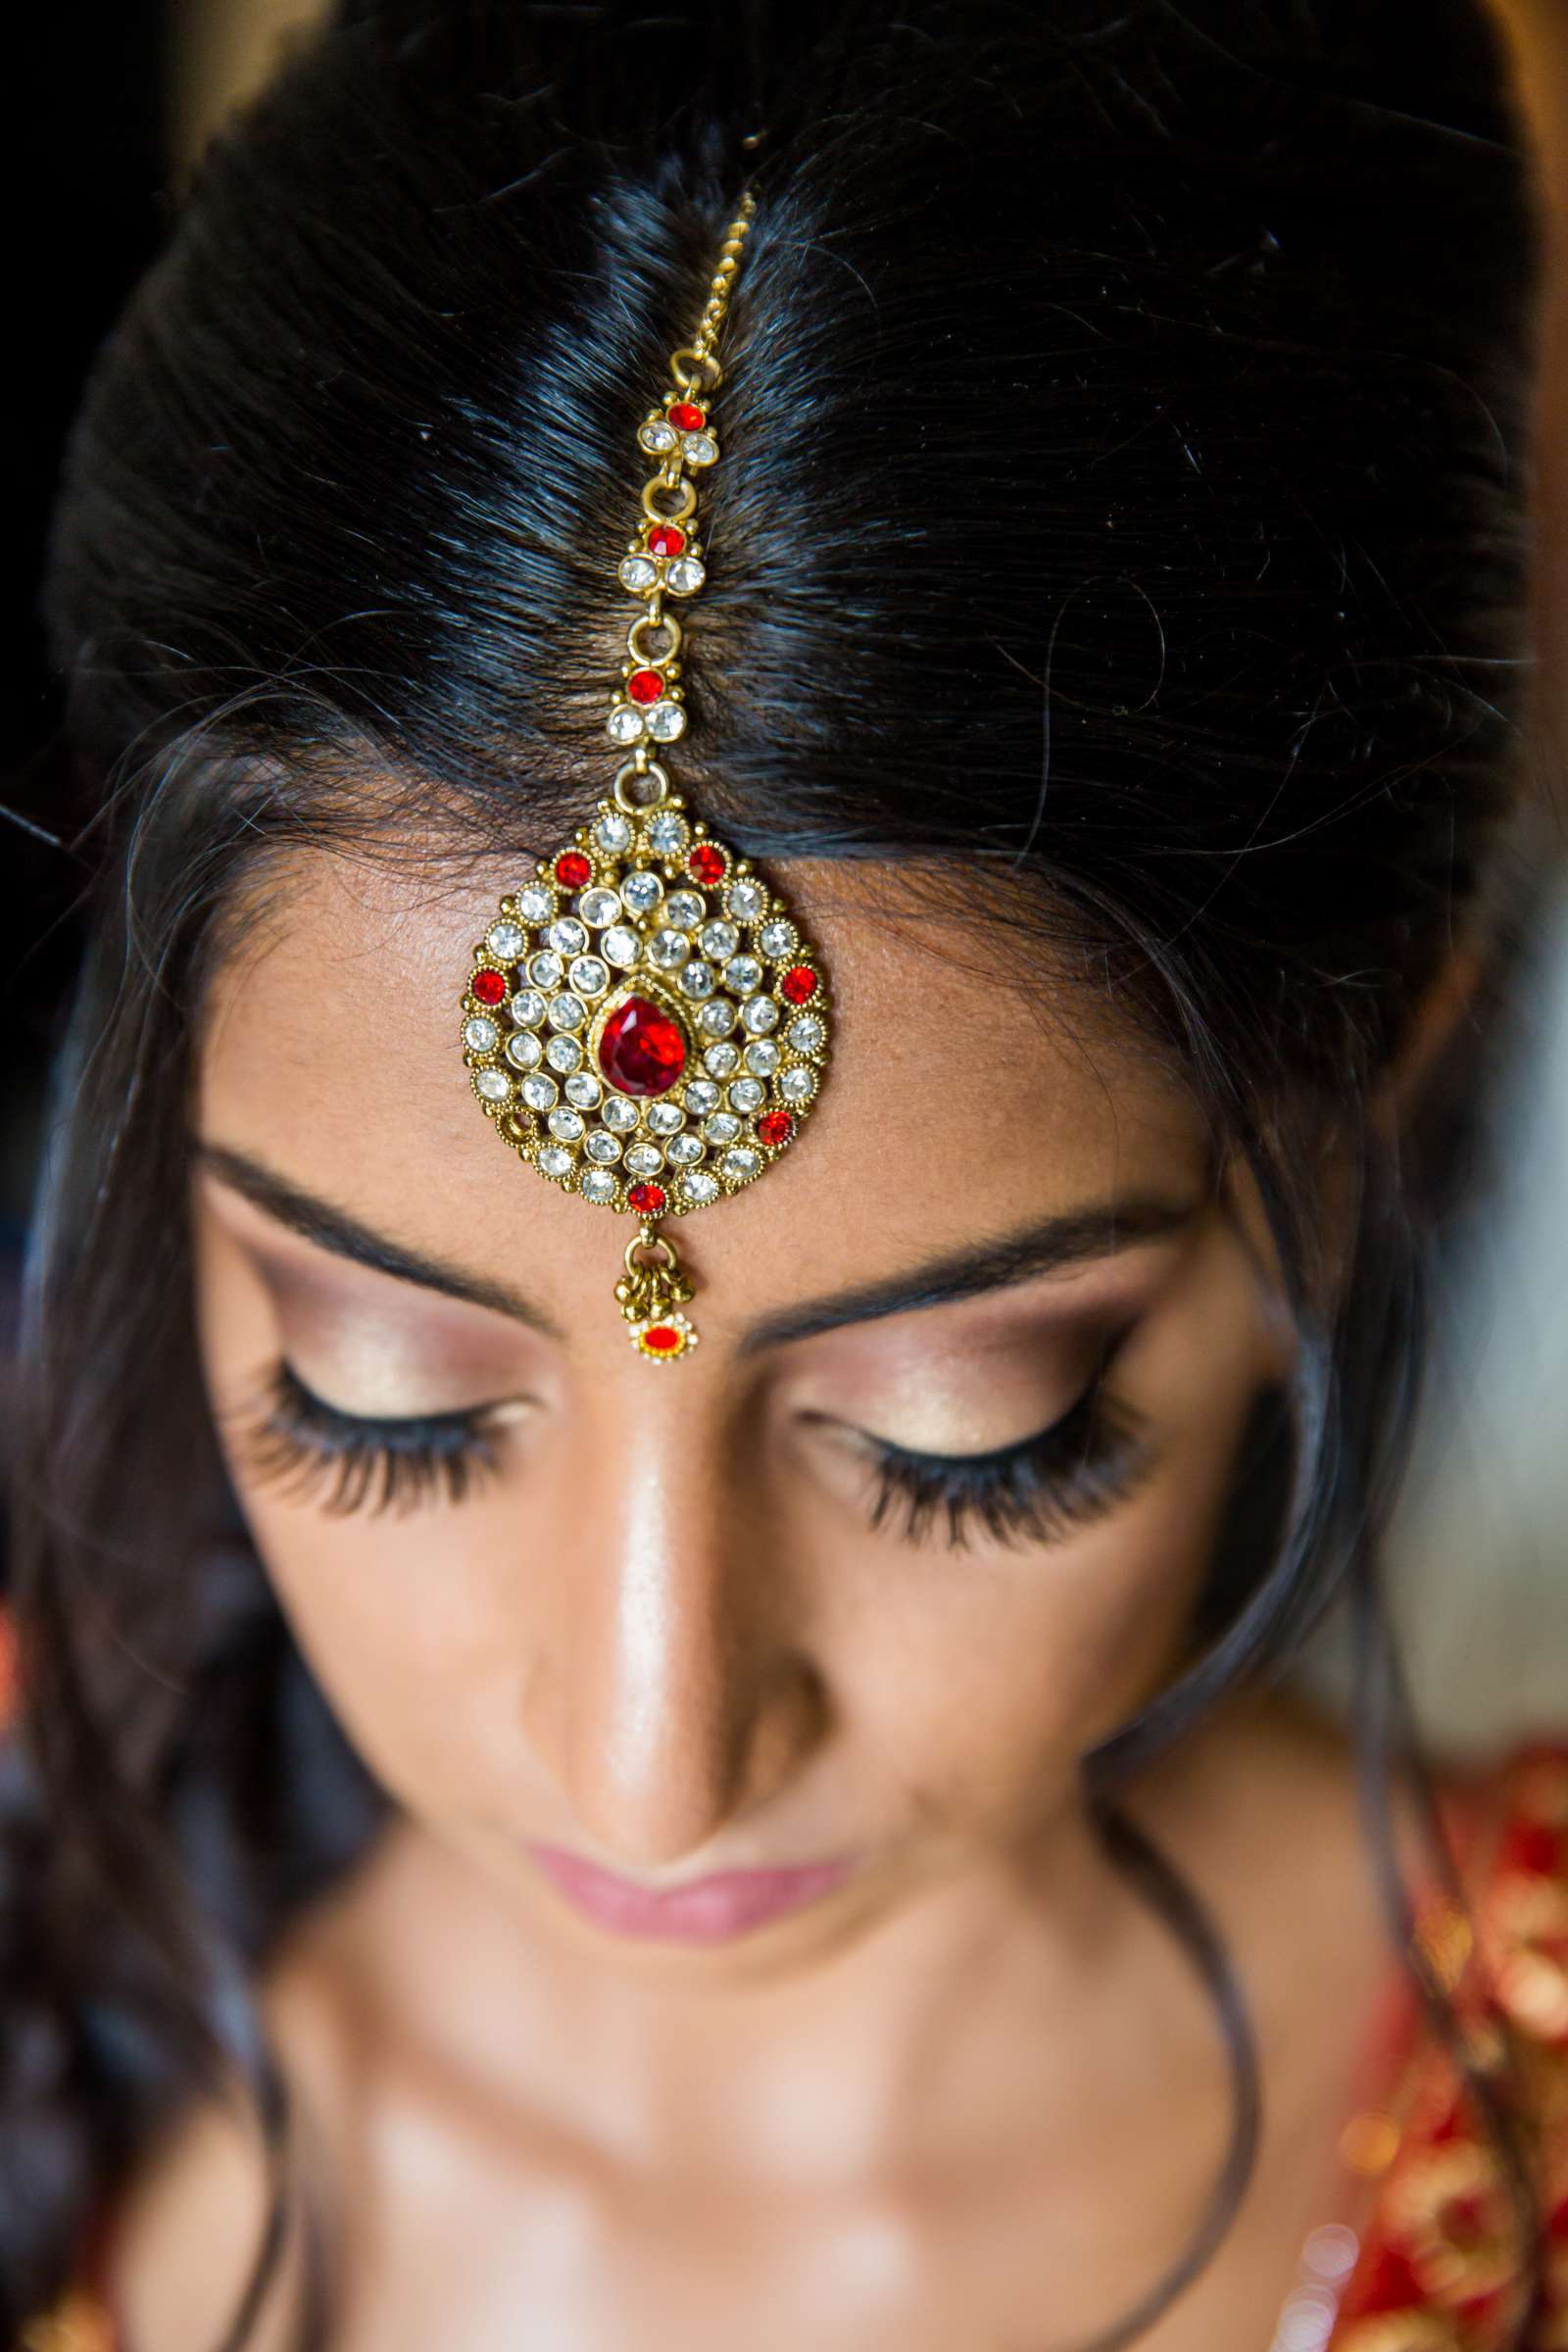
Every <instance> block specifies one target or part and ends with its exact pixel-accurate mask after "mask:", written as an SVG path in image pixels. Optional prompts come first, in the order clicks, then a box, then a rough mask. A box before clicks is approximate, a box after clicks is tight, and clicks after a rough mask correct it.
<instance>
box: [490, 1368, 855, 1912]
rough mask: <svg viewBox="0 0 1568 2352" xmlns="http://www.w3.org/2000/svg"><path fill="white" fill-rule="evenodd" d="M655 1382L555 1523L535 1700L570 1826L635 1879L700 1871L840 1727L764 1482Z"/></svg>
mask: <svg viewBox="0 0 1568 2352" xmlns="http://www.w3.org/2000/svg"><path fill="white" fill-rule="evenodd" d="M633 1369H634V1370H636V1371H639V1372H643V1374H644V1378H645V1379H646V1377H647V1375H646V1372H645V1370H644V1367H642V1366H641V1365H637V1366H634V1367H633ZM655 1378H656V1379H658V1380H659V1382H660V1385H661V1387H662V1388H664V1389H665V1397H662V1398H661V1399H658V1400H653V1401H651V1400H649V1399H647V1398H646V1397H638V1398H637V1399H636V1403H637V1405H638V1406H639V1407H646V1414H643V1413H639V1414H638V1415H637V1416H635V1417H634V1421H633V1424H632V1426H630V1427H628V1425H627V1422H626V1421H625V1420H623V1419H621V1418H620V1417H619V1416H616V1422H615V1427H614V1430H613V1432H611V1431H610V1430H609V1429H608V1428H607V1429H605V1430H604V1433H603V1434H602V1435H601V1436H599V1437H598V1439H597V1441H596V1442H595V1443H594V1446H593V1453H594V1459H593V1461H592V1462H591V1463H586V1462H585V1463H582V1464H580V1465H579V1470H578V1478H577V1480H576V1482H574V1483H575V1485H576V1491H577V1494H578V1495H579V1498H580V1499H579V1502H578V1505H577V1507H576V1509H575V1510H567V1509H560V1510H555V1511H552V1512H551V1513H550V1514H549V1515H550V1517H551V1519H552V1521H553V1523H554V1528H553V1532H554V1533H555V1534H556V1535H557V1537H558V1540H557V1541H556V1542H555V1543H554V1544H552V1545H551V1547H550V1550H549V1552H548V1553H547V1554H546V1555H545V1556H546V1558H547V1559H548V1569H547V1575H548V1579H549V1586H550V1590H551V1594H552V1604H553V1605H552V1606H551V1609H550V1611H549V1621H550V1624H551V1626H552V1627H553V1629H554V1636H553V1639H551V1640H550V1641H548V1642H547V1643H545V1644H543V1645H542V1647H541V1650H540V1653H539V1654H537V1655H536V1656H535V1658H534V1659H533V1661H532V1672H531V1676H530V1681H529V1685H528V1701H527V1704H528V1716H529V1720H528V1726H527V1728H528V1731H529V1734H530V1738H531V1740H532V1742H533V1745H534V1747H535V1751H536V1753H538V1754H539V1755H540V1757H541V1758H542V1760H543V1762H544V1764H545V1766H546V1769H547V1770H548V1771H549V1773H550V1774H551V1776H552V1778H553V1779H554V1780H555V1782H556V1785H557V1788H558V1789H559V1792H560V1794H561V1796H562V1799H563V1801H564V1809H565V1811H566V1815H567V1819H568V1821H569V1822H570V1824H571V1825H572V1826H573V1827H574V1828H575V1829H576V1831H577V1832H578V1833H579V1834H580V1835H581V1836H582V1837H583V1838H584V1839H585V1840H586V1841H588V1842H589V1843H590V1844H591V1846H592V1848H593V1850H594V1852H595V1853H596V1854H597V1855H598V1857H599V1858H601V1859H602V1860H604V1861H606V1862H608V1863H610V1864H612V1865H616V1864H618V1865H620V1866H622V1867H626V1868H631V1869H657V1868H660V1867H662V1866H666V1865H669V1864H673V1863H676V1862H682V1861H686V1860H689V1859H690V1858H692V1857H693V1856H697V1855H700V1854H701V1852H702V1850H703V1848H704V1847H705V1846H707V1845H709V1844H710V1843H711V1841H712V1839H713V1838H716V1837H717V1835H718V1834H719V1832H720V1831H721V1830H723V1829H724V1828H725V1826H726V1825H727V1824H729V1823H730V1822H732V1821H734V1820H736V1819H738V1818H740V1817H741V1816H743V1815H745V1814H749V1813H751V1812H752V1811H754V1810H756V1809H757V1808H758V1807H759V1806H760V1805H761V1804H762V1803H763V1802H765V1800H766V1799H767V1798H768V1797H769V1796H771V1795H773V1794H774V1793H776V1792H777V1791H778V1790H779V1789H782V1788H783V1787H785V1786H786V1785H787V1783H788V1782H789V1781H790V1779H791V1778H792V1776H793V1775H794V1774H796V1773H797V1772H798V1771H799V1769H800V1767H801V1765H802V1763H803V1762H804V1760H805V1758H806V1757H807V1755H808V1754H809V1752H810V1750H811V1749H812V1748H813V1746H814V1745H815V1743H816V1742H817V1741H818V1740H819V1739H820V1738H821V1737H822V1734H823V1731H824V1728H825V1723H826V1701H825V1694H824V1691H823V1687H822V1684H821V1680H820V1677H819V1675H818V1674H817V1672H816V1670H815V1668H814V1666H813V1665H812V1663H811V1661H810V1658H809V1654H808V1653H807V1652H806V1650H805V1649H804V1648H803V1647H802V1646H801V1645H800V1642H799V1635H800V1632H801V1629H799V1628H796V1627H791V1626H790V1625H789V1624H788V1623H787V1622H785V1619H784V1613H783V1609H782V1607H781V1588H780V1584H779V1582H778V1581H777V1580H776V1579H775V1578H773V1577H771V1576H770V1575H769V1551H770V1547H769V1545H768V1544H767V1543H766V1542H765V1540H764V1533H763V1525H762V1512H761V1508H760V1497H759V1496H758V1495H757V1494H756V1491H755V1487H754V1484H753V1481H752V1480H751V1479H750V1478H749V1477H747V1476H745V1475H744V1474H743V1473H744V1468H745V1465H744V1463H742V1464H740V1465H738V1467H737V1471H736V1473H735V1474H734V1475H726V1473H725V1470H724V1467H723V1463H722V1458H721V1446H720V1445H719V1444H718V1443H717V1442H716V1441H715V1442H713V1443H710V1442H709V1441H708V1439H707V1438H706V1437H705V1436H704V1423H703V1420H702V1417H701V1415H699V1414H697V1413H693V1412H690V1411H688V1410H686V1409H683V1407H682V1400H680V1399H678V1398H676V1397H672V1396H670V1394H669V1389H670V1388H672V1387H673V1382H672V1381H669V1379H668V1376H667V1375H659V1374H656V1375H655ZM666 1383H667V1386H666ZM584 1472H586V1473H587V1475H583V1473H584Z"/></svg>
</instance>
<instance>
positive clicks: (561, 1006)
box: [550, 989, 588, 1029]
mask: <svg viewBox="0 0 1568 2352" xmlns="http://www.w3.org/2000/svg"><path fill="white" fill-rule="evenodd" d="M587 1018H588V1008H587V1006H586V1005H584V1003H583V1001H582V999H581V997H574V996H573V995H572V994H571V992H570V990H569V989H568V990H567V991H566V993H565V994H564V996H560V997H553V998H552V999H551V1001H550V1026H551V1028H552V1029H580V1028H581V1027H582V1025H583V1023H584V1021H585V1020H586V1019H587Z"/></svg>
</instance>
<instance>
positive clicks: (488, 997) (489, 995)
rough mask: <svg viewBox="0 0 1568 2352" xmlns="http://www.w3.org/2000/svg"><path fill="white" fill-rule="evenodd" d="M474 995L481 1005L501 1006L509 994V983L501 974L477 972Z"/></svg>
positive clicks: (474, 979)
mask: <svg viewBox="0 0 1568 2352" xmlns="http://www.w3.org/2000/svg"><path fill="white" fill-rule="evenodd" d="M472 987H473V993H474V995H475V996H476V997H477V998H478V1000H479V1002H480V1004H481V1005H499V1004H500V1002H501V1000H502V998H503V997H504V996H505V995H506V993H507V983H506V979H505V977H504V975H503V974H502V973H500V972H475V973H474V975H473V982H472Z"/></svg>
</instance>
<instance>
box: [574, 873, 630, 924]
mask: <svg viewBox="0 0 1568 2352" xmlns="http://www.w3.org/2000/svg"><path fill="white" fill-rule="evenodd" d="M577 912H578V913H579V914H580V915H581V916H582V919H583V921H584V922H585V923H592V925H593V927H594V929H595V930H596V931H602V930H603V929H604V927H605V925H606V924H607V923H613V921H614V920H615V917H616V916H617V915H618V914H619V912H620V900H619V898H618V896H617V895H616V893H615V892H614V891H613V890H606V889H605V888H604V887H603V885H602V884H601V885H599V886H598V887H596V888H595V889H593V890H585V891H584V892H583V894H582V897H581V898H580V899H579V900H578V901H577Z"/></svg>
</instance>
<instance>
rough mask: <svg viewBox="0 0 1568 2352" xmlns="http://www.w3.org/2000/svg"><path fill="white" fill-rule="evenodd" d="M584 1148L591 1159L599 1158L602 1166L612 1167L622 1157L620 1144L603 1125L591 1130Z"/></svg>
mask: <svg viewBox="0 0 1568 2352" xmlns="http://www.w3.org/2000/svg"><path fill="white" fill-rule="evenodd" d="M583 1150H584V1151H585V1152H587V1154H588V1156H589V1158H590V1159H597V1160H598V1161H599V1163H600V1165H601V1166H602V1167H607V1168H608V1167H610V1166H611V1165H612V1164H613V1162H614V1161H615V1160H617V1159H618V1158H619V1157H620V1146H619V1144H617V1143H616V1141H615V1139H614V1137H613V1135H607V1134H606V1133H605V1131H604V1129H603V1128H602V1127H595V1128H594V1129H593V1130H592V1131H591V1132H590V1134H589V1137H588V1141H587V1142H586V1143H585V1144H584V1146H583Z"/></svg>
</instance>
